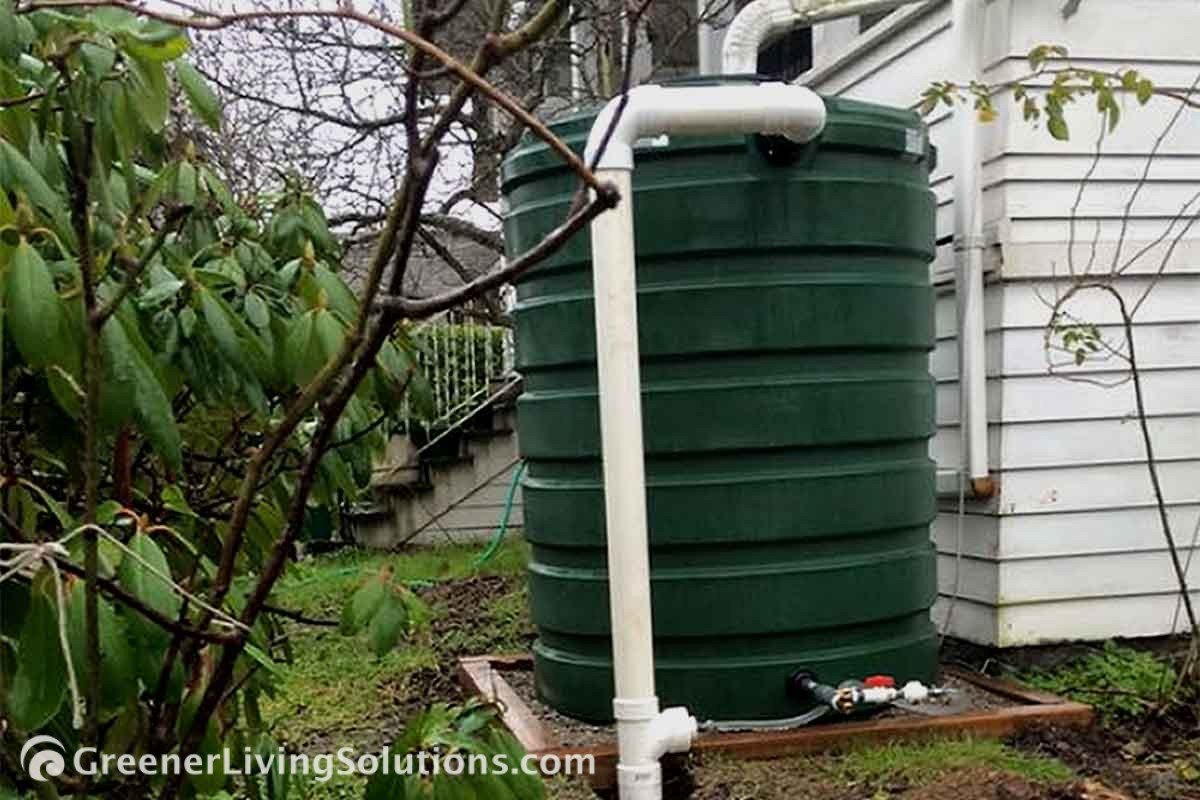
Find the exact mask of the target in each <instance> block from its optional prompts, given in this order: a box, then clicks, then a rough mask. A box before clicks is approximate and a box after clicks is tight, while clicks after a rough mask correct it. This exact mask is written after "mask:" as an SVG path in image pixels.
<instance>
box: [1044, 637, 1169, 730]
mask: <svg viewBox="0 0 1200 800" xmlns="http://www.w3.org/2000/svg"><path fill="white" fill-rule="evenodd" d="M1021 677H1022V680H1023V681H1024V682H1025V683H1027V684H1029V685H1031V686H1035V687H1037V688H1039V689H1044V690H1046V691H1048V692H1053V693H1054V694H1058V695H1062V696H1064V697H1069V698H1071V699H1073V700H1078V701H1080V702H1083V703H1088V704H1090V705H1092V706H1093V707H1094V708H1095V709H1096V711H1097V712H1098V713H1099V714H1100V715H1101V717H1103V718H1104V719H1106V720H1111V719H1114V718H1117V717H1136V716H1140V715H1142V714H1144V713H1145V712H1146V711H1147V709H1148V708H1149V707H1151V706H1153V705H1155V704H1157V703H1159V702H1160V701H1161V699H1162V698H1163V696H1164V694H1165V693H1167V692H1169V691H1170V690H1171V688H1172V687H1173V686H1174V684H1175V679H1176V676H1175V670H1174V668H1173V667H1172V666H1171V665H1170V664H1167V663H1166V662H1164V661H1162V660H1161V659H1159V658H1158V657H1157V656H1155V655H1154V654H1153V653H1148V652H1146V651H1144V650H1135V649H1133V648H1132V647H1124V646H1122V645H1119V644H1116V643H1115V642H1106V643H1105V644H1104V647H1103V648H1102V649H1101V650H1098V651H1095V652H1092V653H1088V654H1087V655H1085V656H1083V657H1082V658H1078V659H1075V660H1073V661H1070V662H1068V663H1067V664H1064V665H1062V666H1060V667H1057V668H1055V669H1051V670H1034V671H1031V672H1028V673H1026V674H1024V675H1023V676H1021Z"/></svg>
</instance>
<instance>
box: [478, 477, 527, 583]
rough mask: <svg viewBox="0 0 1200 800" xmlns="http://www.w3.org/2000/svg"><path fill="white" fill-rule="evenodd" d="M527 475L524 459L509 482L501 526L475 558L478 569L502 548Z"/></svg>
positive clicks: (501, 516)
mask: <svg viewBox="0 0 1200 800" xmlns="http://www.w3.org/2000/svg"><path fill="white" fill-rule="evenodd" d="M524 475H525V462H524V461H522V462H521V463H520V464H519V465H518V466H517V469H516V471H515V472H513V477H512V481H510V482H509V484H508V495H507V496H506V497H505V498H504V512H503V513H502V514H501V515H500V527H498V528H496V533H495V534H494V535H493V536H492V540H491V541H490V542H488V546H487V547H485V548H484V550H483V552H482V553H480V554H479V555H478V556H477V557H476V558H475V563H474V566H475V569H476V570H478V569H480V568H481V567H483V565H484V564H487V563H488V562H489V561H491V560H492V558H493V557H495V555H496V553H497V552H498V551H499V550H500V545H502V544H504V535H505V534H506V533H508V520H509V518H510V517H512V510H513V501H514V500H515V499H516V497H517V487H518V486H520V485H521V478H522V477H524Z"/></svg>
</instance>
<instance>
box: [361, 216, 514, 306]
mask: <svg viewBox="0 0 1200 800" xmlns="http://www.w3.org/2000/svg"><path fill="white" fill-rule="evenodd" d="M428 230H430V233H431V234H432V235H434V236H436V237H437V241H438V242H439V243H440V244H441V246H442V247H444V248H445V250H446V251H447V252H448V253H449V255H450V256H451V257H452V258H453V259H454V261H455V262H457V265H458V266H459V267H460V271H461V272H462V274H460V271H456V270H455V268H454V267H452V266H451V265H450V264H449V263H448V262H447V260H446V259H443V258H442V257H441V256H440V255H439V254H438V253H437V252H436V251H435V249H434V247H433V246H431V245H429V244H427V243H426V242H424V241H422V240H420V239H418V240H417V242H416V243H415V244H414V246H413V253H412V258H411V259H410V260H409V262H408V269H407V270H406V271H405V275H404V286H403V290H404V294H405V295H407V296H409V297H429V296H432V295H435V294H440V293H441V292H444V291H446V290H447V289H452V288H455V287H457V286H461V285H462V284H463V283H464V282H465V281H466V280H469V279H471V278H473V277H475V276H478V275H482V274H483V273H485V272H487V271H488V270H490V269H492V267H493V266H494V265H495V263H496V260H497V259H498V258H499V254H498V253H496V252H495V251H494V250H492V249H491V248H489V247H486V246H484V245H482V244H480V243H478V242H475V241H472V240H470V239H466V238H464V237H461V236H455V235H452V234H446V233H442V232H440V231H436V230H433V229H428ZM374 246H375V238H374V237H373V236H372V237H369V238H361V239H358V240H356V241H355V242H354V243H353V244H351V245H350V246H349V247H348V248H347V250H346V254H345V256H343V258H342V275H343V277H344V278H345V279H346V282H347V283H349V284H350V286H351V287H352V288H353V289H356V290H357V289H359V288H361V286H362V282H363V280H364V279H365V278H366V271H367V265H368V264H369V263H370V260H371V254H372V251H373V248H374Z"/></svg>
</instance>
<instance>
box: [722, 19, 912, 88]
mask: <svg viewBox="0 0 1200 800" xmlns="http://www.w3.org/2000/svg"><path fill="white" fill-rule="evenodd" d="M912 2H913V0H754V2H752V3H750V4H749V5H748V6H746V7H745V8H743V9H742V10H741V11H739V12H738V14H737V16H736V17H734V18H733V22H731V23H730V24H729V30H727V31H726V32H725V45H724V49H723V51H722V54H721V62H722V69H721V71H722V72H724V73H725V74H726V75H745V74H753V73H755V72H758V51H759V50H761V49H762V48H763V47H764V46H766V45H767V44H769V43H770V42H771V40H772V39H774V38H776V37H778V36H782V35H783V34H785V33H787V32H788V31H791V30H794V29H796V28H804V27H807V26H809V25H815V24H817V23H818V22H826V21H828V20H831V19H838V18H840V17H856V16H859V15H860V14H871V13H874V12H877V11H888V10H890V9H893V8H899V7H900V6H903V5H908V4H910V3H912Z"/></svg>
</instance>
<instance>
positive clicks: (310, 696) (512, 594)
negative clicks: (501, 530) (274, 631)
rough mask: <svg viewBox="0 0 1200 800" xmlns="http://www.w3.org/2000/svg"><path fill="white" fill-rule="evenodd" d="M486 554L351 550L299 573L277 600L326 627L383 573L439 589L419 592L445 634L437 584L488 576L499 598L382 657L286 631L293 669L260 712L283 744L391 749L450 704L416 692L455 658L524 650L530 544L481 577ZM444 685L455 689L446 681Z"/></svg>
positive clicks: (316, 631) (308, 631)
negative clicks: (403, 732)
mask: <svg viewBox="0 0 1200 800" xmlns="http://www.w3.org/2000/svg"><path fill="white" fill-rule="evenodd" d="M481 551H482V546H481V545H465V546H452V547H443V548H431V549H421V550H413V551H410V552H404V553H374V552H365V551H349V552H343V553H338V554H335V555H331V556H322V557H318V558H313V559H310V560H308V561H304V562H301V563H299V564H296V565H293V567H292V568H291V569H289V571H288V574H287V576H286V577H285V578H284V579H283V581H281V585H280V588H279V589H278V590H277V591H276V592H275V595H274V597H273V601H274V602H276V603H277V604H279V605H281V606H284V607H286V608H288V609H291V610H295V611H299V612H300V613H302V614H304V615H306V616H310V617H317V618H323V619H335V620H336V619H337V618H338V617H339V615H340V614H341V611H342V607H343V605H344V604H345V602H346V600H347V598H349V597H350V595H351V594H352V593H353V592H354V590H355V589H356V588H357V587H358V586H359V584H360V583H361V582H362V581H363V579H364V578H365V577H366V576H368V575H371V574H374V573H376V572H378V571H379V570H380V569H382V568H383V567H385V566H387V567H390V568H391V569H392V570H393V571H394V573H395V575H396V576H397V577H398V578H400V579H401V580H406V581H416V582H418V584H417V586H418V587H420V586H424V585H426V582H427V583H428V584H432V587H431V588H426V589H424V590H422V589H420V588H418V591H420V593H421V594H422V595H423V596H425V597H427V602H428V604H429V607H430V612H431V617H432V618H433V619H432V623H431V624H432V625H433V626H435V627H438V628H439V629H442V628H445V627H446V625H445V622H444V620H445V619H446V618H447V617H449V616H451V615H452V611H451V610H450V607H451V606H452V605H453V600H454V594H455V592H454V589H453V588H451V587H439V585H438V584H440V583H442V582H444V581H451V580H466V579H469V578H475V577H480V576H490V577H491V578H492V579H493V583H494V584H495V591H496V593H495V595H494V596H488V597H486V598H485V599H484V600H482V601H481V602H480V604H479V606H478V609H477V611H476V612H475V615H473V616H472V617H471V618H470V619H465V620H464V624H463V625H461V626H457V627H452V628H450V629H449V630H448V631H447V632H445V633H444V634H439V635H434V633H433V632H432V631H431V630H426V631H424V632H422V633H419V634H417V635H416V636H415V637H413V638H412V639H410V640H408V641H405V642H402V643H401V645H400V646H399V647H398V648H396V649H395V650H394V651H392V652H390V653H388V654H387V655H385V656H384V657H382V658H376V657H375V656H374V655H372V653H371V652H370V650H369V649H368V647H367V643H366V641H365V640H363V639H362V638H361V637H346V636H343V635H341V634H340V633H338V631H337V630H336V629H332V628H314V627H308V626H303V625H298V624H289V633H290V639H291V642H290V643H291V650H292V656H293V657H292V663H291V664H290V665H288V666H287V668H286V669H285V671H284V676H283V678H282V681H281V683H280V685H279V687H278V691H277V692H276V694H275V696H274V697H271V698H268V699H265V700H264V702H263V704H262V705H263V712H264V716H265V719H266V721H267V723H268V725H269V726H271V728H272V730H273V731H274V732H275V735H276V737H277V738H279V739H280V740H282V741H284V742H287V743H289V744H291V745H293V746H295V747H297V748H299V749H301V750H305V751H309V752H321V751H324V750H329V749H336V748H337V747H341V746H346V745H352V746H354V747H356V748H358V749H359V751H360V752H362V751H364V750H365V749H375V748H377V747H380V746H382V745H383V744H386V743H389V742H390V741H391V739H392V738H393V736H394V735H395V734H396V733H397V732H398V731H399V730H400V729H401V728H402V727H403V724H404V722H405V721H406V719H407V718H408V717H409V716H411V714H412V713H414V710H415V709H417V708H422V707H424V706H426V705H428V704H430V703H433V702H437V701H438V700H439V699H445V698H442V697H434V696H429V694H430V690H429V687H427V686H414V685H413V681H414V680H416V679H417V678H418V677H421V676H428V675H430V674H440V675H445V676H450V675H452V674H453V658H454V654H455V653H458V652H463V651H464V650H463V648H478V650H477V652H485V651H489V650H516V649H521V648H523V647H524V643H523V642H522V641H521V636H522V635H524V631H525V630H526V628H527V625H528V623H527V622H526V619H527V616H528V615H527V614H526V612H525V607H524V603H525V599H524V583H523V581H521V580H519V578H518V576H520V575H521V573H522V571H523V569H524V565H525V560H526V555H527V549H526V545H525V544H524V542H523V541H522V540H521V539H520V538H519V537H515V536H513V537H509V539H508V540H507V541H506V542H505V544H504V546H503V547H502V548H501V549H500V550H499V551H498V552H497V553H496V555H495V557H494V558H493V559H492V560H491V561H489V562H488V563H487V564H486V565H484V566H483V567H482V568H480V569H476V566H475V560H476V558H477V557H478V555H479V553H480V552H481ZM498 579H502V580H498ZM489 588H492V586H491V585H490V584H489ZM458 615H459V616H461V612H460V613H459V614H458ZM439 620H443V622H439ZM445 684H446V685H449V678H446V679H445ZM312 788H313V789H315V790H316V794H317V795H319V796H322V797H326V796H328V797H330V798H333V797H339V798H340V797H342V796H344V795H345V794H346V792H347V787H345V786H338V787H335V786H332V785H326V786H324V787H316V786H314V787H312Z"/></svg>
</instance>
